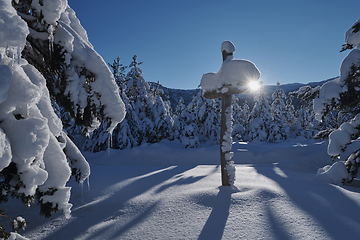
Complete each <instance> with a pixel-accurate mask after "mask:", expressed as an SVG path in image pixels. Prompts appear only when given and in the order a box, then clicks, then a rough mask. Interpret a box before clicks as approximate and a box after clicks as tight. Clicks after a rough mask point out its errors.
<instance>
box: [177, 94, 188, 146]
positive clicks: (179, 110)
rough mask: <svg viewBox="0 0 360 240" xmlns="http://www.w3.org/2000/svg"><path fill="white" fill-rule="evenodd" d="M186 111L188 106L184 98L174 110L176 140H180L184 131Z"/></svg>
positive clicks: (180, 99)
mask: <svg viewBox="0 0 360 240" xmlns="http://www.w3.org/2000/svg"><path fill="white" fill-rule="evenodd" d="M185 110H186V106H185V104H184V99H183V98H182V97H180V98H179V101H178V103H177V105H176V107H175V110H174V138H175V139H179V140H180V136H181V133H182V132H183V130H184V126H185V122H184V120H185V119H184V114H183V113H184V112H185Z"/></svg>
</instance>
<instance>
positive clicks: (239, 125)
mask: <svg viewBox="0 0 360 240" xmlns="http://www.w3.org/2000/svg"><path fill="white" fill-rule="evenodd" d="M231 107H232V119H231V120H232V126H233V127H232V128H233V129H232V139H233V140H234V141H242V140H243V139H244V133H245V128H244V126H243V125H244V124H246V122H245V121H244V120H245V119H246V121H247V118H248V113H249V112H248V110H249V109H245V110H243V109H242V107H241V106H240V101H239V97H237V96H236V95H233V98H232V104H231ZM247 107H249V106H247ZM244 115H245V116H244Z"/></svg>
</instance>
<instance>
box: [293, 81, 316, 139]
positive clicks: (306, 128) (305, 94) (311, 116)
mask: <svg viewBox="0 0 360 240" xmlns="http://www.w3.org/2000/svg"><path fill="white" fill-rule="evenodd" d="M319 88H320V87H315V88H312V87H311V86H309V85H306V86H303V87H300V88H299V89H298V90H297V91H294V92H291V93H289V95H290V96H291V97H295V96H296V97H297V98H298V99H300V101H301V106H300V108H299V109H298V110H297V111H296V113H295V115H296V124H295V129H294V131H295V136H302V137H305V138H307V139H310V138H313V137H314V136H315V135H316V133H317V132H318V130H317V125H318V124H317V120H315V112H314V108H313V99H314V98H316V97H317V96H318V94H319Z"/></svg>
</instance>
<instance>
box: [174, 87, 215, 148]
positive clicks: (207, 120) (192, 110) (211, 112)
mask: <svg viewBox="0 0 360 240" xmlns="http://www.w3.org/2000/svg"><path fill="white" fill-rule="evenodd" d="M175 126H176V127H180V128H183V129H179V128H178V129H177V131H178V132H179V135H180V138H179V139H180V141H181V142H182V143H183V145H184V146H185V147H196V146H197V145H198V143H199V142H207V141H208V142H210V143H212V144H216V143H219V140H220V102H219V100H212V99H206V98H205V97H204V96H203V94H202V92H201V91H199V92H198V93H197V95H195V96H194V97H193V99H192V101H191V102H190V103H189V104H188V106H187V107H186V109H185V111H183V113H182V114H181V115H180V117H178V118H177V120H176V125H175ZM191 130H192V131H193V133H192V134H190V131H191ZM188 136H190V138H191V139H195V140H196V141H195V140H192V141H188ZM197 141H198V142H197ZM192 142H193V143H194V144H192V145H191V144H190V145H189V143H192Z"/></svg>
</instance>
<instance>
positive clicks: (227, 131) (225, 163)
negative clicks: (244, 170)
mask: <svg viewBox="0 0 360 240" xmlns="http://www.w3.org/2000/svg"><path fill="white" fill-rule="evenodd" d="M224 44H225V47H224V50H222V57H223V63H224V62H225V60H226V59H227V58H228V57H229V56H232V55H233V52H235V47H234V45H233V44H232V43H231V42H230V41H225V42H223V44H222V49H223V46H224ZM226 45H227V46H230V47H226ZM229 49H230V50H229ZM235 61H238V63H239V64H238V66H239V68H240V69H237V71H240V72H241V71H242V70H244V73H242V74H239V76H240V78H245V77H244V76H246V77H249V78H252V80H258V79H259V77H260V72H259V70H258V69H257V68H256V66H255V65H254V64H253V63H251V62H249V61H246V60H235ZM235 66H236V65H235ZM241 68H244V69H241ZM219 72H220V70H219ZM219 72H218V73H219ZM205 75H210V76H209V77H207V76H205ZM205 75H204V76H203V78H202V79H201V84H200V85H201V86H202V87H203V85H205V83H204V82H205V80H209V79H208V78H210V77H211V78H214V76H215V75H216V74H214V73H210V74H205ZM211 78H210V80H211ZM214 79H216V77H215V78H214ZM220 79H221V78H220ZM239 80H240V81H239V83H238V84H236V85H235V86H234V85H233V83H232V82H230V83H226V81H225V83H224V84H223V85H222V86H221V87H220V88H218V89H215V90H205V92H204V97H205V98H209V99H218V98H221V124H220V161H221V182H222V185H223V186H231V185H232V184H233V181H234V177H235V176H232V178H231V177H230V176H229V169H231V168H233V169H232V170H233V171H234V173H233V174H235V169H234V168H235V166H234V165H233V162H232V161H231V158H232V155H233V153H232V152H231V151H230V150H231V147H229V146H231V145H232V142H231V137H230V136H231V131H232V128H231V115H232V108H231V100H232V95H233V94H238V93H241V92H243V88H241V87H242V86H241V85H243V84H244V81H245V79H239ZM248 80H250V79H246V81H248ZM226 146H228V147H226Z"/></svg>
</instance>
